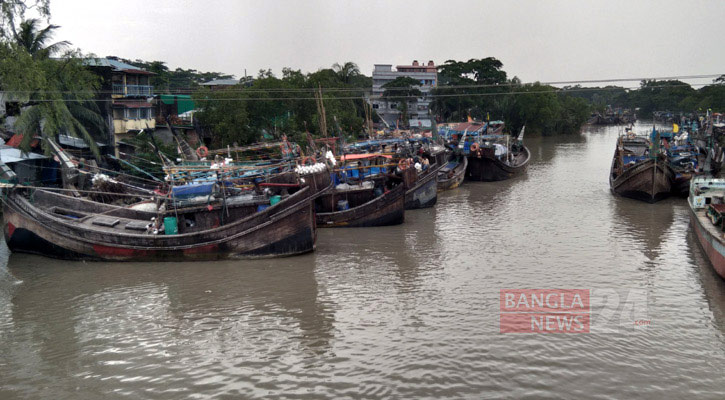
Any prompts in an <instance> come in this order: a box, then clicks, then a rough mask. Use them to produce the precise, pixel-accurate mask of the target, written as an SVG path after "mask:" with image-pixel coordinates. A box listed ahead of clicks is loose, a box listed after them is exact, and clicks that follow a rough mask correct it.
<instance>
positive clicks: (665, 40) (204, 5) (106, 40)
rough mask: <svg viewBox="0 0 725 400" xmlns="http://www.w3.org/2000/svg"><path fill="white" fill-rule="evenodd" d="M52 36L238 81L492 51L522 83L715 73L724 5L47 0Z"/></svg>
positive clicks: (663, 0)
mask: <svg viewBox="0 0 725 400" xmlns="http://www.w3.org/2000/svg"><path fill="white" fill-rule="evenodd" d="M51 11H52V20H51V21H52V23H55V24H58V25H61V28H60V29H59V31H58V34H57V36H56V37H55V39H56V40H69V41H71V42H72V43H73V45H74V46H75V47H79V48H81V49H82V50H83V51H84V52H91V53H95V54H96V55H98V56H107V55H117V56H120V57H124V58H130V59H137V58H138V59H143V60H148V61H152V60H161V61H166V62H167V65H169V66H170V67H171V68H176V67H183V68H194V69H198V70H202V71H218V72H225V73H229V74H234V75H236V76H237V77H240V76H242V75H243V73H244V69H245V68H246V70H247V73H248V74H250V75H252V74H254V75H256V72H257V71H258V70H259V69H260V68H265V69H266V68H271V69H272V70H273V71H274V72H275V73H277V74H279V71H281V69H282V68H283V67H286V66H289V67H292V68H294V69H301V70H302V71H303V72H309V71H315V70H317V69H319V68H327V67H329V66H330V65H332V64H333V63H335V62H340V63H342V62H345V61H354V62H356V63H357V64H358V65H359V66H360V68H361V70H362V72H364V73H365V74H367V75H370V74H371V73H372V69H373V64H381V63H382V64H385V63H388V64H396V65H397V64H406V63H408V64H409V63H410V62H411V61H412V60H414V59H417V60H420V61H427V60H434V61H435V62H436V63H437V64H439V63H443V62H444V61H445V60H448V59H455V60H467V59H470V58H483V57H488V56H493V57H496V58H498V59H499V60H501V61H502V62H503V64H504V70H506V72H507V73H508V74H509V76H513V75H516V76H518V77H520V78H521V79H522V80H523V81H524V82H530V81H535V80H539V81H544V82H546V81H562V80H582V79H609V78H634V77H660V76H673V75H696V74H719V73H725V51H723V47H722V46H723V39H724V38H725V23H723V18H724V17H725V1H670V0H657V1H640V0H628V1H613V0H603V1H586V0H573V1H546V0H532V1H514V0H502V1H463V0H437V1H428V0H417V1H402V0H379V1H378V0H374V1H370V0H357V1H346V0H337V1H333V0H329V1H323V0H320V1H301V0H300V1H293V0H287V1H284V0H258V1H246V0H195V1H186V0H175V1H167V0H124V1H122V2H116V1H113V2H112V1H99V0H51Z"/></svg>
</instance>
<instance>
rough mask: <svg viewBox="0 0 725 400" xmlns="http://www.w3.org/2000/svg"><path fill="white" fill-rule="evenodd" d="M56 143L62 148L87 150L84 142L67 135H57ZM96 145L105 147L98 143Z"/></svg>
mask: <svg viewBox="0 0 725 400" xmlns="http://www.w3.org/2000/svg"><path fill="white" fill-rule="evenodd" d="M58 143H60V144H61V145H63V146H71V147H75V148H78V149H87V148H88V147H89V146H88V144H87V143H86V141H85V140H83V139H81V138H77V137H73V136H68V135H58ZM96 145H98V147H102V146H105V144H103V143H98V142H96Z"/></svg>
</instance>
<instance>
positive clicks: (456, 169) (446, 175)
mask: <svg viewBox="0 0 725 400" xmlns="http://www.w3.org/2000/svg"><path fill="white" fill-rule="evenodd" d="M467 167H468V158H467V157H465V156H458V155H455V154H451V157H450V159H449V161H448V163H446V165H444V166H443V168H441V169H440V170H439V171H438V191H439V192H442V191H444V190H451V189H455V188H457V187H458V186H460V185H461V183H463V178H464V177H465V176H466V168H467Z"/></svg>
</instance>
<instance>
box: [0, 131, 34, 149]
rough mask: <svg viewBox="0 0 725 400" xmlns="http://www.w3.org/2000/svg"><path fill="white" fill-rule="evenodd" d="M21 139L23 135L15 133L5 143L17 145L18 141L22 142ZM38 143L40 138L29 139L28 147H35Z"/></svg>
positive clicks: (11, 145) (12, 145)
mask: <svg viewBox="0 0 725 400" xmlns="http://www.w3.org/2000/svg"><path fill="white" fill-rule="evenodd" d="M22 141H23V135H21V134H19V133H16V134H14V135H13V137H11V138H10V140H8V141H7V143H5V144H6V145H8V146H10V147H18V146H20V142H22ZM39 143H40V140H38V139H37V138H34V139H33V140H31V141H30V147H36V146H37V145H38V144H39Z"/></svg>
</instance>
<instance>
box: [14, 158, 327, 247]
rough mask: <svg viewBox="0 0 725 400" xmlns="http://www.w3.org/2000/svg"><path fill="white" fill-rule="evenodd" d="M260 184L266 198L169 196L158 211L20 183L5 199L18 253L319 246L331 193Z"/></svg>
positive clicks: (249, 196)
mask: <svg viewBox="0 0 725 400" xmlns="http://www.w3.org/2000/svg"><path fill="white" fill-rule="evenodd" d="M10 173H12V172H10ZM325 174H326V175H328V176H329V174H328V173H327V172H325ZM5 176H8V174H6V175H5ZM6 179H7V178H6ZM11 179H12V178H11ZM260 185H264V186H265V187H264V191H265V194H264V195H253V194H250V195H239V196H233V197H228V198H223V199H218V198H217V199H214V200H209V201H207V202H205V204H203V205H199V204H194V203H193V201H189V202H187V203H184V202H183V201H179V199H173V201H169V199H168V198H166V199H165V201H166V202H167V206H166V207H165V209H154V210H152V211H146V210H142V209H138V208H137V207H133V206H131V207H128V206H118V205H111V204H103V203H98V202H94V201H90V200H86V199H82V198H76V197H72V196H67V195H64V194H60V193H55V192H53V191H50V190H33V189H25V188H23V187H22V186H17V187H13V188H12V189H10V190H8V193H7V196H6V199H5V202H4V207H3V214H4V215H3V216H4V224H3V228H4V234H5V240H6V242H7V244H8V247H9V248H10V250H12V251H14V252H27V253H35V254H41V255H46V256H50V257H56V258H65V259H88V260H117V261H185V260H215V259H224V258H257V257H278V256H290V255H294V254H300V253H305V252H309V251H312V250H314V247H315V239H316V232H315V212H314V199H315V196H316V195H320V194H321V193H324V190H323V191H319V192H318V193H313V188H311V187H310V185H300V184H295V183H288V182H286V183H279V182H263V183H261V184H260ZM172 204H173V206H172ZM185 204H187V205H185ZM152 206H153V204H152ZM154 208H155V207H154ZM162 221H163V224H162Z"/></svg>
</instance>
